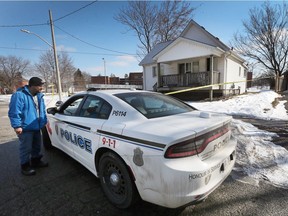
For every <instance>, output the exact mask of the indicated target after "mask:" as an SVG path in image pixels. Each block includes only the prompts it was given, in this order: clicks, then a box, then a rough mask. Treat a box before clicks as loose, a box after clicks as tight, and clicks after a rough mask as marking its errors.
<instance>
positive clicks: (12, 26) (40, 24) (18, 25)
mask: <svg viewBox="0 0 288 216" xmlns="http://www.w3.org/2000/svg"><path fill="white" fill-rule="evenodd" d="M97 1H98V0H96V1H93V2H90V3H89V4H87V5H84V6H83V7H81V8H79V9H77V10H75V11H72V12H70V13H68V14H66V15H64V16H62V17H60V18H58V19H55V20H54V22H56V21H59V20H61V19H64V18H66V17H68V16H70V15H72V14H75V13H77V12H78V11H80V10H82V9H84V8H86V7H88V6H90V5H92V4H94V3H96V2H97ZM43 25H49V21H48V20H47V22H46V23H36V24H13V25H0V28H20V27H33V26H43Z"/></svg>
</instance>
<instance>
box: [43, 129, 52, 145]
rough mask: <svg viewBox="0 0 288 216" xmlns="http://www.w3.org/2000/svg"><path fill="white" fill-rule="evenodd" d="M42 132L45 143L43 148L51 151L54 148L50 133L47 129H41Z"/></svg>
mask: <svg viewBox="0 0 288 216" xmlns="http://www.w3.org/2000/svg"><path fill="white" fill-rule="evenodd" d="M41 131H42V141H43V146H44V148H45V149H46V150H50V149H52V148H53V146H52V143H51V140H50V137H49V134H48V131H47V129H46V127H43V128H42V129H41Z"/></svg>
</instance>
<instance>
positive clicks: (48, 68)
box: [35, 50, 76, 91]
mask: <svg viewBox="0 0 288 216" xmlns="http://www.w3.org/2000/svg"><path fill="white" fill-rule="evenodd" d="M54 61H55V60H54V55H53V52H52V51H51V50H50V51H47V52H45V53H44V54H42V55H41V56H40V58H39V63H37V64H35V73H37V74H40V76H41V77H42V78H43V79H44V80H45V82H46V88H48V86H49V85H54V86H56V87H57V77H56V71H55V62H54ZM58 62H59V72H60V77H61V85H62V88H63V90H64V91H67V89H68V88H69V85H70V84H72V83H73V74H74V73H75V71H76V68H75V67H74V66H73V62H72V60H71V58H70V57H69V56H68V54H67V53H65V52H60V54H58Z"/></svg>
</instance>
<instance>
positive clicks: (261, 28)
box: [232, 2, 288, 91]
mask: <svg viewBox="0 0 288 216" xmlns="http://www.w3.org/2000/svg"><path fill="white" fill-rule="evenodd" d="M287 9H288V8H287V5H286V3H285V2H283V4H281V5H280V4H275V5H274V6H272V5H271V3H270V2H265V3H263V4H262V6H261V8H253V9H251V10H250V11H249V20H248V21H243V26H244V29H245V33H242V34H240V33H236V34H234V38H233V42H232V44H233V46H234V47H235V48H236V50H237V51H238V52H239V53H240V54H242V55H243V56H244V57H247V58H250V59H252V60H256V61H257V62H259V63H260V64H261V65H263V66H264V67H265V68H266V69H267V70H271V71H274V73H275V77H276V80H275V91H279V78H280V77H281V76H282V74H283V72H285V71H286V70H287V67H288V61H287V57H288V31H287V24H288V10H287Z"/></svg>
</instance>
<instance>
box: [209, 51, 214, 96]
mask: <svg viewBox="0 0 288 216" xmlns="http://www.w3.org/2000/svg"><path fill="white" fill-rule="evenodd" d="M210 63H211V64H210V65H211V67H210V79H211V80H210V84H211V85H212V84H213V79H214V78H213V68H214V65H213V63H214V57H213V55H210ZM212 100H213V86H211V89H210V101H212Z"/></svg>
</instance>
